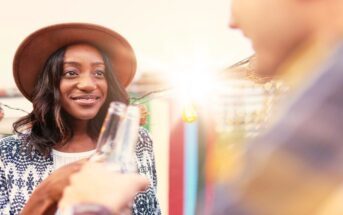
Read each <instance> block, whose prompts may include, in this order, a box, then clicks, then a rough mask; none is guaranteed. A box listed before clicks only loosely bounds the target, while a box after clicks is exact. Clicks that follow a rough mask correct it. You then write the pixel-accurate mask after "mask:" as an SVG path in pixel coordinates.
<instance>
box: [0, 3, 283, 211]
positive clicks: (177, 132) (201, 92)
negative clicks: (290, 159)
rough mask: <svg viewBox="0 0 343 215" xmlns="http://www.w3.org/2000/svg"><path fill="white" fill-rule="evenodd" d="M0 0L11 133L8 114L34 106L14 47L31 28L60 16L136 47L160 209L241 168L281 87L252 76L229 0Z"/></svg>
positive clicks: (191, 201) (1, 59)
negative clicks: (16, 72)
mask: <svg viewBox="0 0 343 215" xmlns="http://www.w3.org/2000/svg"><path fill="white" fill-rule="evenodd" d="M0 3H1V12H0V26H1V27H2V33H1V34H0V107H1V108H2V112H3V113H4V116H3V119H2V120H1V121H0V135H1V136H6V135H10V134H11V133H12V123H13V122H14V121H15V120H16V119H18V117H20V116H23V115H25V114H26V112H29V111H31V108H32V107H31V103H30V102H28V101H27V100H26V99H25V98H23V97H22V96H21V95H20V93H19V92H18V90H17V89H16V87H15V83H14V81H13V77H12V59H13V56H14V53H15V50H16V48H17V47H18V46H19V44H20V42H21V41H22V40H23V39H24V38H25V37H26V36H27V35H28V34H30V33H31V32H33V31H35V30H37V29H39V28H41V27H43V26H46V25H50V24H56V23H61V22H90V23H95V24H100V25H104V26H106V27H109V28H111V29H113V30H115V31H117V32H118V33H120V34H121V35H123V36H124V37H125V38H126V39H127V40H128V41H129V42H130V43H131V45H132V46H133V48H134V50H135V52H136V56H137V60H138V70H137V75H136V77H135V80H134V82H133V83H132V84H131V85H130V86H129V87H128V91H129V92H130V95H131V96H132V98H133V99H132V101H133V102H134V103H136V104H144V105H145V106H146V107H147V109H148V112H149V116H148V119H147V123H146V124H145V127H146V128H147V129H148V130H149V131H150V133H151V135H152V138H153V140H154V150H155V157H156V164H157V174H158V191H157V192H158V196H159V200H160V205H161V208H162V213H163V214H187V215H188V214H194V213H195V211H196V210H197V208H198V207H199V205H200V204H201V205H211V188H212V184H213V183H215V182H217V181H221V180H225V179H226V178H227V177H229V176H228V175H229V174H231V173H233V172H234V171H235V169H237V167H238V166H239V161H237V159H235V157H237V154H239V153H240V151H242V150H243V149H244V144H243V143H244V142H245V140H246V139H248V138H251V137H254V136H256V135H257V134H258V133H259V132H260V131H261V129H262V128H263V127H264V123H265V121H266V120H267V119H268V115H269V113H270V112H271V109H272V107H273V104H274V102H275V101H276V100H277V98H278V96H279V95H280V93H282V91H283V90H284V88H283V86H282V84H281V83H277V82H273V81H267V82H262V83H261V82H258V81H256V79H255V78H254V77H253V70H254V69H253V67H254V66H253V63H252V60H250V59H248V57H249V56H251V55H253V51H252V49H251V46H250V43H249V42H248V41H247V40H246V39H245V38H244V37H243V36H242V35H241V33H239V32H237V31H234V30H230V29H229V28H228V21H229V17H230V0H215V1H210V0H187V1H184V0H125V1H120V0H98V1H90V0H74V1H67V0H59V1H49V0H31V1H19V0H12V1H3V0H0ZM244 59H246V60H244ZM142 97H144V98H142ZM135 98H138V100H136V99H135ZM1 116H2V115H1V114H0V117H1ZM205 210H206V207H205Z"/></svg>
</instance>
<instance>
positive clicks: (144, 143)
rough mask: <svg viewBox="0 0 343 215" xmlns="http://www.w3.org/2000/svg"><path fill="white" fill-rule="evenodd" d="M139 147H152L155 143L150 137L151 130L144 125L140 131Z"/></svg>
mask: <svg viewBox="0 0 343 215" xmlns="http://www.w3.org/2000/svg"><path fill="white" fill-rule="evenodd" d="M137 147H138V148H147V149H152V147H153V143H152V139H151V137H150V134H149V131H148V130H147V129H145V128H143V127H140V128H139V131H138V145H137Z"/></svg>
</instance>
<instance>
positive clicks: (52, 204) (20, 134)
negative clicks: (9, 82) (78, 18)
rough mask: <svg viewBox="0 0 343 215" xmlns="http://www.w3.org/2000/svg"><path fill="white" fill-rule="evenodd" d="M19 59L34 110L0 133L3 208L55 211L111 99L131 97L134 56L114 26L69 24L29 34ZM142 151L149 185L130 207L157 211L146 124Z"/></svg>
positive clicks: (20, 80) (140, 161) (19, 74)
mask: <svg viewBox="0 0 343 215" xmlns="http://www.w3.org/2000/svg"><path fill="white" fill-rule="evenodd" d="M13 65H14V68H13V72H14V78H15V80H16V83H17V86H18V88H19V89H20V91H21V92H22V94H23V95H24V96H25V97H26V98H27V99H29V100H30V101H31V102H32V104H33V110H32V112H31V113H29V114H28V115H27V116H24V117H23V118H21V119H19V120H18V121H17V122H15V123H14V129H15V131H16V135H13V136H10V137H6V138H4V139H1V140H0V150H1V155H0V194H1V195H0V196H1V197H0V214H19V213H22V214H32V213H34V214H40V212H42V213H41V214H49V213H48V211H49V212H51V211H53V213H54V212H55V211H56V205H57V202H58V200H59V199H60V198H61V195H62V191H63V188H64V187H65V186H66V185H67V184H68V183H69V176H70V175H71V174H73V173H75V172H76V171H78V170H79V169H80V167H81V166H82V164H83V162H82V161H79V160H81V159H84V158H88V157H90V156H91V155H92V154H93V152H94V151H95V150H94V149H95V147H96V142H97V138H98V135H99V131H100V128H101V125H102V123H103V121H104V118H105V115H106V111H107V109H108V107H109V104H110V102H112V101H120V102H123V103H125V104H128V95H127V93H126V91H125V88H124V87H125V86H127V85H128V84H129V83H130V82H131V80H132V78H133V76H134V74H135V69H136V60H135V56H134V53H133V50H132V48H131V46H130V45H129V43H128V42H127V41H126V40H125V39H124V38H123V37H122V36H120V35H119V34H117V33H115V32H113V31H112V30H109V29H107V28H104V27H102V26H97V25H92V24H79V23H67V24H59V25H54V26H48V27H46V28H43V29H40V30H38V31H36V32H34V33H33V34H31V35H30V36H29V37H27V38H26V40H24V42H23V43H22V44H21V46H20V47H19V48H18V50H17V53H16V55H15V58H14V64H13ZM136 157H137V159H136V160H137V167H138V171H139V173H140V174H143V175H145V176H147V177H148V178H149V179H150V182H151V186H150V187H149V188H148V189H147V190H146V191H144V192H142V193H139V194H137V195H136V197H135V202H134V204H133V208H132V213H133V214H141V213H142V214H159V213H160V210H159V205H158V202H157V199H156V195H155V190H156V171H155V163H154V155H153V149H152V141H151V139H150V137H149V135H148V133H147V132H146V131H145V130H144V129H140V131H139V138H138V142H137V145H136ZM146 160H150V161H152V162H146ZM116 183H118V182H117V181H116ZM42 193H44V195H42ZM30 197H31V198H30ZM37 198H38V200H37ZM40 201H41V202H40ZM37 202H39V204H37ZM42 202H43V203H42ZM37 207H38V208H37ZM42 207H45V208H42ZM23 208H24V210H23V211H22V209H23ZM47 210H48V211H47Z"/></svg>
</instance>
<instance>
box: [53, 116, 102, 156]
mask: <svg viewBox="0 0 343 215" xmlns="http://www.w3.org/2000/svg"><path fill="white" fill-rule="evenodd" d="M72 128H73V136H72V138H71V139H70V140H68V142H66V143H61V144H57V145H55V146H54V147H53V148H54V149H55V150H57V151H61V152H70V153H72V152H85V151H90V150H93V149H95V147H96V140H94V139H92V138H91V137H90V135H89V134H88V121H74V122H73V123H72Z"/></svg>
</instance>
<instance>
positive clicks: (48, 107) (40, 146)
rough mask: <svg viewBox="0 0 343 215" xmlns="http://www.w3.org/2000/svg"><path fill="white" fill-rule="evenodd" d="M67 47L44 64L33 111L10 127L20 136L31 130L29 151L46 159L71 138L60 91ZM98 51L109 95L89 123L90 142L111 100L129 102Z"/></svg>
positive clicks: (27, 136) (33, 100)
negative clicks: (37, 153)
mask: <svg viewBox="0 0 343 215" xmlns="http://www.w3.org/2000/svg"><path fill="white" fill-rule="evenodd" d="M92 46H93V47H95V46H94V45H92ZM67 47H68V46H66V47H63V48H61V49H59V50H57V51H56V52H55V53H54V54H52V55H51V56H50V57H49V59H48V60H47V61H46V64H45V66H44V68H43V70H42V71H41V73H40V75H39V77H38V80H37V83H36V85H35V88H34V91H33V98H32V104H33V110H32V112H31V113H29V114H28V115H27V116H24V117H22V118H20V119H19V120H18V121H16V122H15V123H14V124H13V128H14V130H15V132H17V133H19V134H22V131H23V130H24V131H25V130H27V129H30V132H28V134H27V135H25V136H24V137H25V141H26V142H27V145H26V146H28V147H27V149H28V152H31V151H32V149H35V150H38V151H39V152H41V153H42V154H44V155H46V156H47V155H48V154H49V153H50V152H51V149H52V147H53V146H54V145H55V144H57V143H62V144H64V143H66V142H67V141H68V140H70V139H71V138H72V137H73V135H74V133H73V128H72V126H71V123H70V119H71V117H70V116H69V114H68V113H67V112H65V111H64V110H63V108H62V106H61V102H60V97H61V95H60V91H59V87H60V81H61V76H62V73H63V62H64V53H65V51H66V49H67ZM97 49H98V48H97ZM98 50H99V52H100V53H101V55H102V57H103V60H104V63H105V67H106V72H105V77H106V80H107V85H108V92H107V98H106V100H105V102H104V104H103V105H102V107H101V108H100V110H99V112H98V113H97V115H96V116H95V117H94V118H93V119H91V120H90V122H89V124H88V125H89V127H88V134H89V135H90V137H91V138H93V139H97V137H98V135H99V132H100V129H101V125H102V122H103V121H104V119H105V117H106V113H107V109H108V106H109V104H110V103H111V102H112V101H120V102H123V103H125V104H128V102H129V98H128V94H127V93H126V91H125V89H124V88H123V87H122V85H121V84H120V83H119V81H118V80H117V78H116V77H114V75H113V74H114V72H113V68H112V64H111V62H110V60H109V58H108V57H107V55H106V53H105V52H103V51H102V50H101V49H98Z"/></svg>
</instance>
